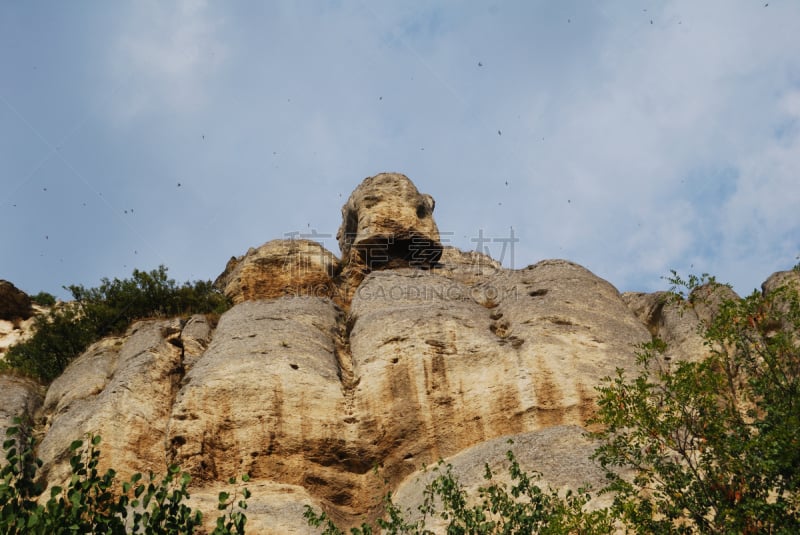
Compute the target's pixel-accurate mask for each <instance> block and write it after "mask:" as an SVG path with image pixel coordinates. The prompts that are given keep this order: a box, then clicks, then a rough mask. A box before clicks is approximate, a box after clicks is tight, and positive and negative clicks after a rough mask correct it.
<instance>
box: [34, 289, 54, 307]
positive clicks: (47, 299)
mask: <svg viewBox="0 0 800 535" xmlns="http://www.w3.org/2000/svg"><path fill="white" fill-rule="evenodd" d="M31 301H33V302H34V303H36V304H37V305H41V306H43V307H51V306H53V305H55V304H56V296H54V295H53V294H50V293H47V292H39V293H38V294H36V295H34V296H31Z"/></svg>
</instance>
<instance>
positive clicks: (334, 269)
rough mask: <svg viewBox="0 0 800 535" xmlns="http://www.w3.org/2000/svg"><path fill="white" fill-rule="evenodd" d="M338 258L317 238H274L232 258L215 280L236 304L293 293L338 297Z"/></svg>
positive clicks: (295, 294) (294, 294) (297, 294)
mask: <svg viewBox="0 0 800 535" xmlns="http://www.w3.org/2000/svg"><path fill="white" fill-rule="evenodd" d="M338 271H339V261H338V259H337V258H336V257H335V256H334V255H333V253H331V252H330V251H328V250H327V249H325V248H324V247H323V246H322V245H320V244H319V243H317V242H314V241H310V240H272V241H270V242H267V243H265V244H264V245H262V246H261V247H258V248H257V249H253V248H251V249H250V250H248V251H247V254H245V255H243V256H240V257H238V258H236V257H234V258H231V259H230V260H229V261H228V265H227V266H226V268H225V271H224V272H223V273H222V274H221V275H220V276H219V277H218V278H217V280H216V281H215V282H214V284H215V286H217V287H218V288H221V289H222V291H223V292H224V293H225V295H226V296H228V297H229V298H230V299H231V300H232V301H233V303H234V304H238V303H242V302H244V301H253V300H256V299H272V298H276V297H282V296H285V295H290V296H313V297H330V298H332V297H334V295H335V294H336V285H335V283H334V278H335V277H336V275H337V273H338Z"/></svg>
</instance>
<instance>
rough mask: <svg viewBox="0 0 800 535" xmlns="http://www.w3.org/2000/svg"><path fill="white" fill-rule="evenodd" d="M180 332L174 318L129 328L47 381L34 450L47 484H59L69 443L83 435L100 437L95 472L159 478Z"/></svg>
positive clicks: (179, 368) (163, 463) (163, 465)
mask: <svg viewBox="0 0 800 535" xmlns="http://www.w3.org/2000/svg"><path fill="white" fill-rule="evenodd" d="M180 326H181V324H180V321H179V320H178V319H172V320H151V321H142V322H138V323H135V324H134V325H133V326H132V327H131V328H130V329H129V330H128V332H127V333H126V335H125V336H124V337H122V338H117V339H106V340H105V341H103V342H101V343H99V344H95V345H94V346H92V347H91V348H90V350H89V351H88V352H86V353H84V354H83V355H82V356H80V357H79V358H78V359H76V360H75V361H74V362H73V363H72V364H71V365H70V366H68V367H67V369H66V370H65V371H64V373H63V374H62V375H61V376H60V377H59V378H57V379H56V380H55V381H53V384H52V385H51V387H50V389H49V390H48V392H47V396H46V398H45V402H44V407H43V411H44V416H45V431H46V434H45V436H44V439H43V440H42V442H41V444H40V446H39V456H40V457H41V459H42V460H43V461H44V462H45V466H44V468H45V471H46V472H49V476H48V480H49V481H50V482H51V483H57V482H62V483H63V481H64V479H65V478H66V476H67V474H68V469H69V466H68V463H66V462H65V461H67V460H68V459H67V457H68V453H69V451H68V447H69V444H70V443H71V442H72V441H73V440H75V439H79V438H82V437H83V436H84V435H86V434H89V433H91V434H94V435H100V436H101V437H102V441H103V442H102V450H103V456H102V457H101V465H100V469H101V470H105V469H106V468H108V467H114V469H115V470H116V471H117V472H118V473H119V474H120V475H121V476H122V477H127V476H129V475H130V474H132V473H134V472H147V471H149V470H152V471H153V472H156V473H164V472H165V470H166V468H167V463H166V461H167V459H166V448H165V438H166V431H167V423H168V421H169V414H170V410H171V408H172V404H173V400H174V397H175V393H176V392H177V387H178V383H179V381H180V377H181V373H182V363H181V353H182V352H181V349H180V347H178V346H179V345H180V343H178V342H175V343H173V341H176V340H178V339H179V337H180ZM176 344H177V345H176Z"/></svg>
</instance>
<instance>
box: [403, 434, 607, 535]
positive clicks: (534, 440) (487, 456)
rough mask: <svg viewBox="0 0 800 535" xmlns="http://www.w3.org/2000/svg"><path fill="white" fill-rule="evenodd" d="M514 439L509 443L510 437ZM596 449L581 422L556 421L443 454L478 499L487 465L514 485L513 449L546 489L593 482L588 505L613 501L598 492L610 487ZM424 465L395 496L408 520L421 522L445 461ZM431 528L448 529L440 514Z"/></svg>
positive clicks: (496, 476) (498, 477) (498, 478)
mask: <svg viewBox="0 0 800 535" xmlns="http://www.w3.org/2000/svg"><path fill="white" fill-rule="evenodd" d="M509 441H510V442H509ZM595 448H596V444H595V443H593V442H592V441H591V440H590V439H589V438H588V437H587V436H586V432H585V430H584V429H582V428H580V427H577V426H554V427H549V428H546V429H542V430H540V431H533V432H529V433H521V434H517V435H509V436H505V437H499V438H495V439H493V440H488V441H486V442H482V443H480V444H477V445H475V446H472V447H470V448H467V449H464V450H462V451H461V452H459V453H458V454H456V455H454V456H452V457H449V458H447V459H444V463H445V465H450V466H451V473H452V474H453V475H454V476H455V477H456V478H457V479H458V481H459V483H460V484H461V485H462V487H463V488H464V490H465V491H466V492H467V495H468V496H469V497H470V498H472V499H476V498H477V497H478V489H479V488H480V487H485V486H486V485H487V481H486V479H484V474H485V465H486V464H488V465H489V468H490V469H491V471H492V473H493V474H494V478H493V481H494V482H497V483H504V484H506V485H511V484H512V481H511V478H510V476H509V473H508V466H509V462H508V458H507V456H506V452H508V451H512V452H513V453H514V457H515V458H516V460H517V462H518V463H519V465H520V468H521V469H522V470H524V471H526V472H528V474H533V473H534V472H536V473H539V474H540V475H541V477H540V479H538V480H537V481H535V484H536V485H537V486H539V488H541V489H542V490H544V491H546V490H547V488H548V487H549V488H551V489H553V490H558V491H566V490H567V489H569V490H572V491H573V492H575V491H577V490H578V489H579V488H581V487H590V488H592V489H593V490H594V491H595V492H594V493H593V494H594V497H593V499H592V500H591V501H590V502H589V503H588V504H587V508H590V509H592V508H601V507H605V506H608V505H611V501H612V498H611V496H609V495H601V496H598V495H597V492H596V491H597V490H598V489H600V488H602V487H603V486H605V484H606V480H605V473H604V471H603V469H602V468H600V466H598V465H597V464H595V463H594V462H592V461H591V459H590V457H591V455H592V453H594V450H595ZM437 466H439V465H436V466H432V467H429V468H428V469H427V470H424V471H423V470H419V471H417V472H414V473H413V474H411V475H410V476H408V477H407V478H406V479H405V480H403V481H402V482H401V483H400V484H399V485H398V486H397V489H396V490H395V492H394V493H393V495H392V498H393V500H394V503H395V505H397V506H398V507H399V508H400V510H401V511H402V512H403V513H404V514H405V517H406V520H409V521H417V520H419V519H421V515H420V512H419V510H418V509H417V507H418V506H419V505H420V503H421V502H422V498H423V491H424V490H425V487H426V485H428V484H429V483H430V482H431V481H433V480H434V479H435V478H436V477H437V476H438V475H439V474H441V473H443V472H444V466H439V469H438V470H434V469H435V468H436V467H437ZM426 526H427V527H428V529H431V530H432V531H433V532H434V533H445V531H446V530H445V526H446V524H445V523H444V521H442V519H440V518H432V519H429V520H428V521H427V523H426Z"/></svg>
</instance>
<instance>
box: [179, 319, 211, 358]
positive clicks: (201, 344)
mask: <svg viewBox="0 0 800 535" xmlns="http://www.w3.org/2000/svg"><path fill="white" fill-rule="evenodd" d="M213 332H214V331H213V328H212V326H211V325H210V324H209V322H208V319H207V318H206V317H205V316H204V315H203V314H195V315H194V316H192V317H191V318H189V321H187V322H186V325H184V326H183V330H182V331H181V339H180V340H181V344H182V347H183V367H184V368H185V369H186V370H189V369H191V367H192V366H193V365H194V363H195V362H196V361H197V359H199V358H200V356H201V355H202V354H203V353H204V352H205V350H206V348H208V344H209V343H211V337H212V334H213Z"/></svg>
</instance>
